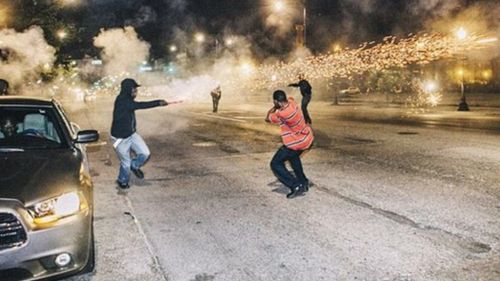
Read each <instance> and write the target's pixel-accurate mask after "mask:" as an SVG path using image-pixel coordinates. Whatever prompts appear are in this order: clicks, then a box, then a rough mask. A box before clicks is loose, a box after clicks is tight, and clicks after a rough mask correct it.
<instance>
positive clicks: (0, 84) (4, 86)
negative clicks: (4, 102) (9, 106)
mask: <svg viewBox="0 0 500 281" xmlns="http://www.w3.org/2000/svg"><path fill="white" fill-rule="evenodd" d="M8 90H9V82H7V80H4V79H0V96H6V95H8V94H9V92H8Z"/></svg>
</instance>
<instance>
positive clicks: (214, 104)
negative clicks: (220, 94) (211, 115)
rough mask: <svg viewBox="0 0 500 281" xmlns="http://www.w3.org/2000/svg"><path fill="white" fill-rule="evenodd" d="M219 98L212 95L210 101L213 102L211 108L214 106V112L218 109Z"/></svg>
mask: <svg viewBox="0 0 500 281" xmlns="http://www.w3.org/2000/svg"><path fill="white" fill-rule="evenodd" d="M219 100H220V98H215V97H212V103H213V108H214V110H213V111H214V112H217V110H218V109H219Z"/></svg>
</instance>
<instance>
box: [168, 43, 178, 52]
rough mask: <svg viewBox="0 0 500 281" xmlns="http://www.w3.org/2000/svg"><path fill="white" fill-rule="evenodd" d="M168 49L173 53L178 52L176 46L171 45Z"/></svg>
mask: <svg viewBox="0 0 500 281" xmlns="http://www.w3.org/2000/svg"><path fill="white" fill-rule="evenodd" d="M168 49H169V50H170V52H171V53H175V52H177V46H175V45H170V47H169V48H168Z"/></svg>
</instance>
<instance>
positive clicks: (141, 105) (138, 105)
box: [131, 100, 168, 110]
mask: <svg viewBox="0 0 500 281" xmlns="http://www.w3.org/2000/svg"><path fill="white" fill-rule="evenodd" d="M167 105H168V102H167V101H166V100H152V101H133V102H132V104H131V107H132V108H133V109H134V110H137V109H147V108H153V107H158V106H167Z"/></svg>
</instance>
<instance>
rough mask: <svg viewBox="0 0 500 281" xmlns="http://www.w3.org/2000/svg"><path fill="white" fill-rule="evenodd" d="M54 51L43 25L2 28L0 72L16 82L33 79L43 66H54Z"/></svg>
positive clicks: (37, 75)
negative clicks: (19, 29)
mask: <svg viewBox="0 0 500 281" xmlns="http://www.w3.org/2000/svg"><path fill="white" fill-rule="evenodd" d="M55 53H56V50H55V49H54V48H53V47H52V46H50V45H49V44H47V42H46V41H45V38H44V36H43V31H42V29H41V28H40V27H37V26H33V27H31V28H29V29H27V30H25V31H23V32H16V31H15V30H13V29H3V30H0V76H1V77H2V78H4V79H7V80H8V81H9V82H10V83H11V84H12V85H14V86H16V85H19V84H21V83H23V82H28V81H34V80H36V79H38V78H39V75H40V73H41V72H42V71H43V70H44V69H46V70H49V69H51V68H52V65H53V63H54V61H55Z"/></svg>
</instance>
